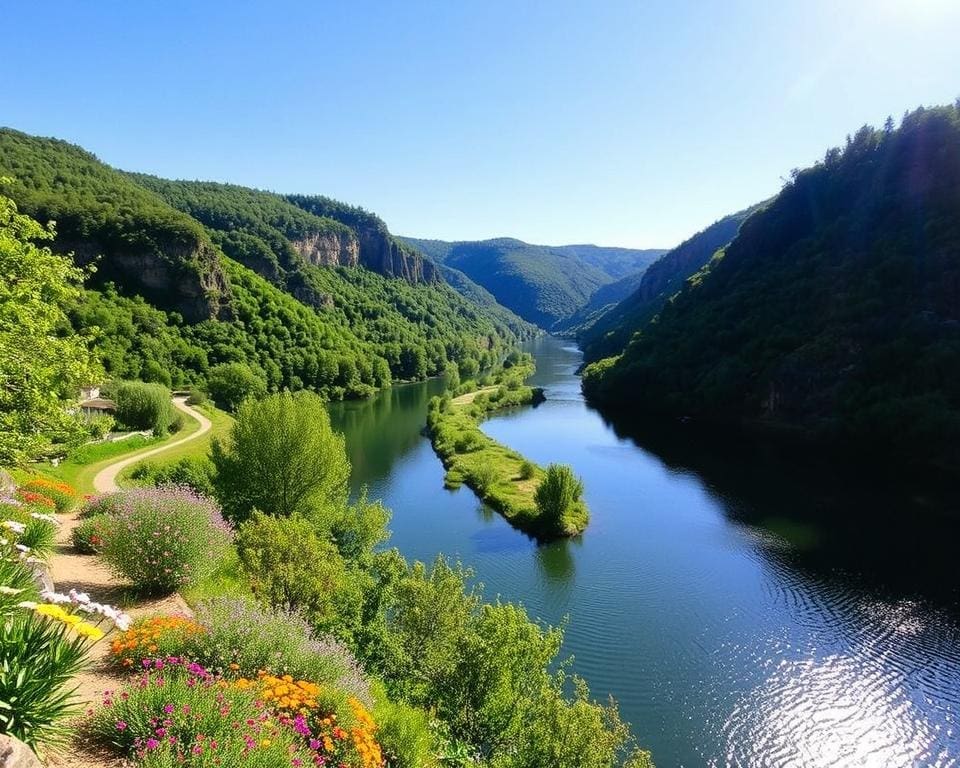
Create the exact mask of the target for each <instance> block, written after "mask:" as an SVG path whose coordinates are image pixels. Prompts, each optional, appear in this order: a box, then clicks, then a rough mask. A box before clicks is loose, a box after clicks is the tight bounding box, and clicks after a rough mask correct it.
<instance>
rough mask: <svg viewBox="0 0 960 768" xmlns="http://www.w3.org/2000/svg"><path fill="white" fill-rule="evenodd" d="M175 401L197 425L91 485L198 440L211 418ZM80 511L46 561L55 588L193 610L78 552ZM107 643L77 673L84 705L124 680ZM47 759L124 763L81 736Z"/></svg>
mask: <svg viewBox="0 0 960 768" xmlns="http://www.w3.org/2000/svg"><path fill="white" fill-rule="evenodd" d="M174 405H175V406H176V407H177V408H178V409H180V410H181V411H183V412H184V413H186V414H188V415H189V416H191V417H192V418H194V419H196V420H197V421H199V422H200V429H198V430H197V431H196V432H193V433H192V434H190V435H188V436H187V437H185V438H183V439H181V440H175V441H174V442H172V443H168V444H167V445H163V446H160V447H159V448H154V449H153V450H150V451H146V452H144V453H138V454H137V455H135V456H132V457H127V458H124V459H120V460H119V461H116V462H114V463H113V464H111V465H109V466H108V467H105V468H104V469H102V470H101V471H100V472H98V473H97V475H96V477H94V479H93V485H94V488H96V490H97V492H98V493H109V492H110V491H115V490H117V483H116V480H117V476H118V475H119V473H120V472H122V471H123V470H124V469H125V468H126V467H129V466H130V465H131V464H135V463H137V462H138V461H143V460H144V459H145V458H148V457H150V456H155V455H157V454H160V453H162V452H163V451H167V450H170V449H171V448H174V447H176V446H178V445H183V443H186V442H188V441H190V440H196V439H197V438H199V437H201V436H203V435H204V434H206V433H207V432H209V431H210V428H211V426H212V425H211V423H210V420H209V419H208V418H207V417H206V416H204V415H203V414H202V413H199V412H198V411H196V410H195V409H193V408H191V407H190V406H188V405H187V404H186V402H185V401H184V399H183V398H180V399H177V400H174ZM78 514H79V511H74V512H73V513H71V514H70V515H69V516H65V517H63V518H61V526H60V531H59V533H58V536H57V546H56V549H55V550H54V555H53V557H52V558H51V561H50V576H51V579H52V580H53V583H54V587H55V589H56V590H57V591H58V592H69V591H70V590H71V589H76V590H77V591H78V592H86V593H87V594H89V595H90V597H91V598H93V599H94V600H95V601H97V602H100V603H109V604H111V605H116V606H119V607H120V608H122V609H123V610H124V611H126V612H127V613H128V614H130V615H131V616H132V617H134V618H137V617H139V616H146V615H150V614H154V613H165V614H173V613H185V614H190V613H191V611H190V607H189V606H188V605H187V604H186V603H185V602H184V601H183V598H182V597H180V595H176V594H175V595H171V596H169V597H165V598H162V599H160V600H143V599H138V598H136V597H135V596H134V595H133V594H132V593H131V592H130V589H129V585H127V584H124V583H123V582H122V581H120V580H119V579H117V577H116V576H114V575H113V574H112V573H111V572H110V569H109V568H107V567H106V565H104V563H103V562H102V561H101V560H100V559H99V558H98V557H96V555H81V554H78V553H77V552H76V551H75V550H74V549H73V545H72V541H71V535H72V533H73V529H74V528H76V527H77V525H78V524H79V522H80V521H79V519H78V517H77V515H78ZM109 648H110V643H109V639H104V640H101V641H100V642H99V643H97V644H96V645H94V646H93V648H92V649H91V652H90V657H91V659H90V660H91V663H90V667H89V668H88V669H87V670H86V671H85V672H84V673H82V674H81V675H78V676H77V678H76V684H77V693H78V696H79V698H80V700H81V701H82V702H83V708H84V711H87V710H88V709H89V708H91V707H96V706H98V705H99V704H100V702H101V699H102V695H103V692H104V691H107V690H115V689H116V688H117V686H118V685H119V684H120V682H121V681H122V675H117V674H116V672H115V671H114V670H112V669H110V668H109V667H108V665H107V663H106V657H107V654H108V652H109ZM46 764H47V765H48V766H56V768H93V766H105V767H106V768H116V767H119V766H122V765H124V763H123V761H121V760H120V759H118V758H117V757H116V756H115V755H110V754H105V753H103V752H100V751H97V750H93V749H92V748H91V747H90V745H87V744H84V743H83V742H82V741H80V742H78V743H76V744H73V745H71V746H70V747H69V748H68V749H67V750H65V751H64V752H62V753H60V754H58V755H53V756H51V757H50V759H48V760H47V761H46Z"/></svg>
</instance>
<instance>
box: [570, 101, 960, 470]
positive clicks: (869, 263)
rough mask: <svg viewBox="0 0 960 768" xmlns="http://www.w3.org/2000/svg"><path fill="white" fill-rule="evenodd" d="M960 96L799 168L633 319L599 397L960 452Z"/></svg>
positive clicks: (592, 377) (820, 434)
mask: <svg viewBox="0 0 960 768" xmlns="http://www.w3.org/2000/svg"><path fill="white" fill-rule="evenodd" d="M958 209H960V108H958V107H957V106H950V107H943V108H936V109H920V110H917V111H916V112H913V113H911V114H908V115H906V116H905V117H904V119H903V122H902V124H901V125H900V127H899V128H897V129H894V128H893V126H892V123H891V124H890V125H889V126H888V127H887V128H885V129H884V130H880V131H877V130H873V129H871V128H869V127H864V128H862V129H860V130H859V131H858V132H857V133H856V135H855V136H853V137H852V138H851V139H850V140H849V142H848V144H847V146H846V147H845V148H844V149H842V150H841V149H834V150H830V151H829V152H827V154H826V156H825V157H824V160H823V161H822V162H820V163H818V164H816V165H815V166H813V167H811V168H808V169H806V170H803V171H799V172H797V173H795V174H794V176H793V178H792V180H791V181H790V182H789V183H788V184H787V185H786V186H785V187H784V189H783V190H782V191H781V192H780V194H779V195H778V196H777V197H776V199H775V200H774V201H773V202H771V203H770V204H769V205H768V206H767V207H766V208H764V209H763V210H761V211H758V212H757V213H755V214H754V215H753V216H751V217H750V218H749V219H748V220H747V221H746V222H745V223H744V224H743V225H742V226H741V228H740V232H739V234H738V235H737V237H736V239H734V241H733V242H732V243H730V245H729V246H727V248H726V249H725V250H724V251H722V252H720V253H719V254H718V255H717V256H716V257H715V258H714V259H713V260H712V261H711V262H710V263H709V264H708V265H707V266H706V267H704V268H703V269H702V270H701V271H700V273H698V274H697V275H694V276H693V277H692V278H691V279H690V281H689V282H688V284H687V286H686V287H685V288H684V290H683V291H681V292H680V294H679V295H678V296H677V297H676V298H675V299H674V300H673V301H672V302H671V303H670V304H669V305H668V306H667V307H665V308H664V310H663V311H662V312H661V314H660V317H659V321H658V322H656V323H653V324H650V325H648V326H646V327H644V328H643V331H642V333H641V334H639V335H637V336H635V337H634V339H633V341H632V342H631V343H630V344H629V346H627V348H626V350H625V351H624V352H623V355H622V356H621V357H620V358H619V359H616V360H612V361H610V362H607V363H605V364H603V365H602V366H601V365H597V366H592V367H590V368H588V369H587V371H586V375H585V377H584V390H585V392H586V393H587V394H588V396H589V397H590V398H591V399H592V400H594V401H597V402H602V403H606V404H610V405H613V406H619V407H623V406H624V405H627V404H629V407H630V408H631V409H632V410H640V409H643V410H645V411H650V412H653V413H655V414H662V415H670V416H689V417H692V418H694V419H699V420H701V421H706V422H713V423H725V424H729V423H733V424H738V425H739V424H750V425H754V424H760V425H762V426H766V427H770V428H776V429H778V430H780V431H789V432H792V433H795V434H799V435H802V436H805V437H808V438H813V439H815V440H819V441H821V442H822V443H824V444H835V445H844V446H847V447H848V448H852V447H855V448H856V450H857V451H858V452H860V453H861V454H862V453H863V451H864V450H866V451H869V452H878V451H879V452H883V453H884V454H885V455H886V456H888V457H890V458H895V459H897V460H898V461H901V462H907V463H911V464H927V465H931V464H934V465H936V464H939V465H940V466H945V467H951V468H955V467H956V466H958V465H960V453H958V446H960V363H958V361H960V302H958V301H957V295H956V291H955V290H954V289H953V288H951V287H950V286H953V285H955V283H956V280H957V274H958V268H957V262H956V259H955V258H954V256H953V254H955V252H956V249H957V244H958V243H960V219H958V218H957V216H956V211H957V210H958Z"/></svg>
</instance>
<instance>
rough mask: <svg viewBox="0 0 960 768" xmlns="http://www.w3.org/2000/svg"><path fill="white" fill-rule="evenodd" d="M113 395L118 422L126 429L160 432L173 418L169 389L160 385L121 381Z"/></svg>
mask: <svg viewBox="0 0 960 768" xmlns="http://www.w3.org/2000/svg"><path fill="white" fill-rule="evenodd" d="M113 398H114V400H115V401H116V403H117V411H116V418H117V421H118V422H119V423H120V424H122V425H123V426H124V427H126V428H127V429H150V430H153V433H154V434H155V435H163V434H166V432H167V430H168V429H169V427H170V423H171V422H172V421H173V416H174V409H173V404H172V403H171V402H170V390H169V389H167V388H166V387H165V386H163V385H162V384H147V383H144V382H142V381H124V382H121V383H120V384H119V385H117V387H116V389H115V392H114V396H113Z"/></svg>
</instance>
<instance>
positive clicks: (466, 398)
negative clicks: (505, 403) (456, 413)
mask: <svg viewBox="0 0 960 768" xmlns="http://www.w3.org/2000/svg"><path fill="white" fill-rule="evenodd" d="M498 389H500V387H481V388H480V389H475V390H473V392H467V394H465V395H460V396H459V397H455V398H453V400H452V401H451V402H452V403H453V404H454V405H470V403H472V402H473V401H474V400H476V399H477V395H482V394H483V393H484V392H496V391H497V390H498Z"/></svg>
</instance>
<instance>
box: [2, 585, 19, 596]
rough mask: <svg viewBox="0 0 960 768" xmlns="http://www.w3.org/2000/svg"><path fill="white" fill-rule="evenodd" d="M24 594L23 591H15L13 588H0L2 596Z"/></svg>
mask: <svg viewBox="0 0 960 768" xmlns="http://www.w3.org/2000/svg"><path fill="white" fill-rule="evenodd" d="M21 592H23V590H22V589H14V588H13V587H7V586H3V587H0V595H19V594H20V593H21Z"/></svg>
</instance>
